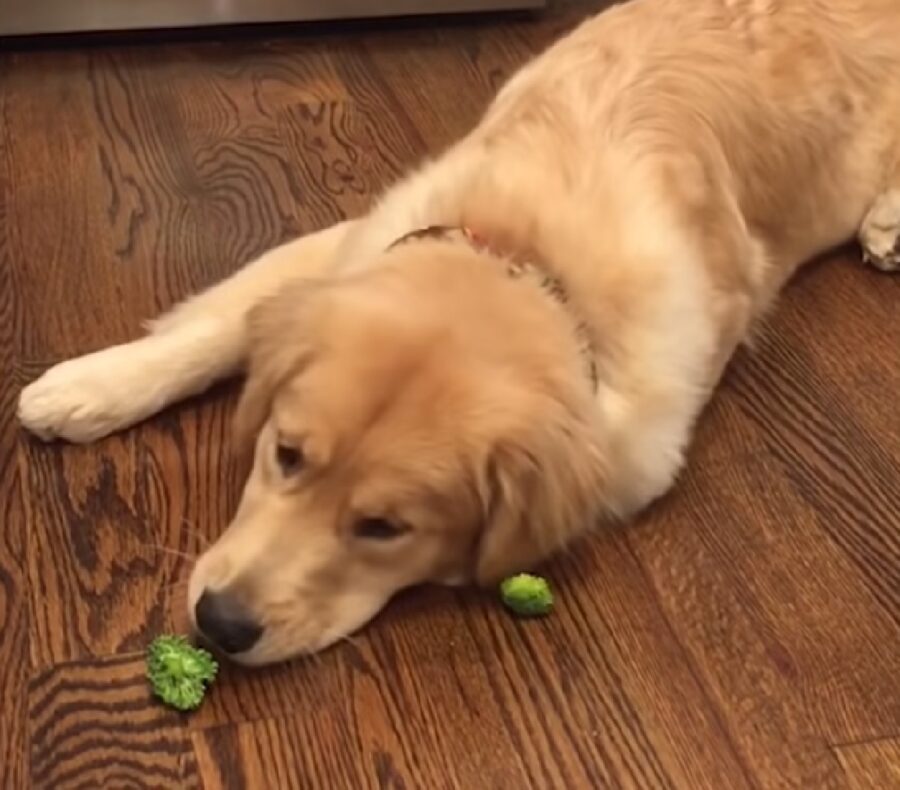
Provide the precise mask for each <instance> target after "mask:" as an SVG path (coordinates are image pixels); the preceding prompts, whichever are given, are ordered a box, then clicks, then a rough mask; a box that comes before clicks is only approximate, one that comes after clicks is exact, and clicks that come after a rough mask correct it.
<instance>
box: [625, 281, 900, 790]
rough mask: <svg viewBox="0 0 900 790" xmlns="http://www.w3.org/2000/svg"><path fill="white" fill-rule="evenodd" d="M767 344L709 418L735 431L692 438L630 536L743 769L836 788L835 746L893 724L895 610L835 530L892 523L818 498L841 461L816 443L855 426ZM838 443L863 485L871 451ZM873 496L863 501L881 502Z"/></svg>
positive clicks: (898, 700)
mask: <svg viewBox="0 0 900 790" xmlns="http://www.w3.org/2000/svg"><path fill="white" fill-rule="evenodd" d="M859 275H860V276H864V273H863V272H862V271H860V272H859ZM821 276H825V277H827V276H828V272H827V271H823V272H821ZM773 334H774V332H773ZM771 343H776V344H777V341H775V340H772V341H771ZM772 350H773V349H772V347H771V345H770V343H760V348H759V349H758V350H757V351H756V352H755V356H754V358H753V360H752V361H751V360H748V359H747V357H746V356H744V357H742V359H740V360H738V362H737V363H736V365H735V368H734V370H732V372H731V374H730V375H729V376H728V377H727V379H726V382H725V385H724V386H723V389H722V391H721V392H720V393H719V396H718V398H717V402H716V404H714V406H713V408H712V409H711V412H712V414H713V415H714V416H715V417H716V419H717V421H718V422H719V423H720V424H722V425H725V424H729V423H730V424H731V425H732V426H736V425H740V426H741V427H740V429H738V430H732V431H731V432H730V433H729V432H722V433H720V434H717V438H715V439H714V440H713V441H712V442H710V441H706V442H702V441H701V442H700V443H699V444H698V445H697V446H696V447H695V448H694V452H693V453H692V460H693V465H692V466H691V468H690V470H689V472H688V473H687V475H686V476H685V478H684V479H683V480H682V481H681V484H680V485H679V487H678V488H677V489H676V491H675V492H674V493H673V494H672V495H671V496H670V497H668V498H667V499H666V501H665V502H664V503H662V504H661V505H660V506H658V507H657V508H655V509H654V511H653V513H652V514H651V515H649V516H648V517H646V518H645V519H644V523H642V524H641V525H640V526H637V527H635V528H634V529H632V530H631V531H630V532H629V539H630V540H631V541H632V543H633V544H634V545H635V549H636V551H637V553H638V556H639V557H640V558H641V561H642V562H643V563H644V565H645V567H647V569H648V573H649V574H650V576H651V578H653V580H654V582H655V583H656V585H657V588H658V590H659V592H660V597H661V600H662V602H663V605H664V607H665V609H666V611H667V616H668V618H669V621H670V622H671V625H672V628H673V629H674V630H675V632H676V633H678V634H679V636H680V638H681V639H682V640H683V643H684V644H685V647H686V649H687V650H689V651H690V653H691V655H692V656H693V658H694V660H695V662H696V664H697V666H698V671H699V673H700V676H701V678H702V681H703V683H704V686H705V687H706V688H707V689H708V690H709V692H710V693H711V694H712V696H713V698H714V699H715V701H716V702H717V704H718V705H719V707H720V708H721V710H722V715H723V717H724V719H725V722H726V727H727V728H728V732H729V733H730V734H731V736H732V738H733V739H734V740H735V741H736V742H737V743H738V745H739V749H740V751H741V754H742V755H744V756H745V759H746V761H747V762H748V763H749V764H750V766H751V769H752V770H753V771H754V772H755V773H757V774H759V775H762V776H764V777H775V776H781V777H794V780H796V781H798V782H800V783H801V784H804V785H805V786H828V785H829V784H835V783H837V782H838V780H839V774H838V773H837V771H836V768H837V766H836V765H835V764H834V763H833V760H832V759H831V756H830V753H829V751H828V748H827V744H828V743H829V742H833V741H835V740H838V741H843V740H852V739H857V738H865V737H875V736H877V735H878V734H884V733H886V732H890V731H892V729H893V728H895V727H896V725H897V722H898V721H900V689H898V687H897V685H896V683H895V681H894V675H895V672H894V671H893V670H892V669H891V667H892V666H893V667H896V666H897V665H900V638H898V633H897V629H896V626H895V624H894V620H893V617H892V615H896V610H895V609H893V608H891V607H892V606H893V604H892V602H891V601H890V600H888V601H887V604H886V605H885V604H884V603H883V602H881V601H880V600H879V599H878V597H877V596H876V595H874V594H873V591H872V590H871V589H870V588H868V587H867V584H866V579H865V577H864V576H863V574H862V573H861V572H860V569H859V568H858V567H857V566H856V565H855V563H854V561H853V559H852V558H851V557H849V556H848V555H847V554H846V553H845V552H844V551H843V547H842V546H841V545H840V544H839V543H837V542H835V541H833V540H832V539H830V536H829V535H830V533H829V529H830V530H834V529H839V528H840V529H844V530H845V531H846V532H852V531H853V530H855V529H860V528H862V529H871V530H873V531H874V532H875V533H880V532H883V533H884V534H888V533H889V532H890V530H891V529H892V524H893V528H895V527H896V520H893V521H892V517H891V516H890V513H889V511H888V510H884V511H878V510H877V508H876V506H875V505H872V508H873V509H872V510H870V511H869V512H868V522H867V523H866V524H863V525H861V526H860V525H858V524H857V523H856V522H853V523H851V522H850V521H849V520H848V521H843V518H844V517H843V516H842V514H841V513H840V510H839V509H838V508H836V507H835V506H834V505H833V502H832V499H831V494H830V493H825V492H820V493H819V496H818V497H817V498H813V494H815V493H816V492H817V491H819V489H820V487H823V486H825V485H826V484H827V482H828V480H827V478H824V476H822V475H821V471H822V470H823V469H824V468H825V467H826V466H828V467H831V465H833V464H837V463H839V462H838V461H837V459H836V458H835V457H834V456H831V455H829V454H828V453H827V450H826V451H823V450H822V448H827V447H829V446H830V444H831V443H830V439H829V434H830V433H831V432H843V433H845V434H846V435H852V434H853V432H854V431H859V430H861V429H860V427H859V426H858V425H857V424H856V423H855V421H854V419H853V415H852V413H849V412H846V411H845V410H843V409H841V408H840V407H839V404H832V403H830V401H829V411H828V414H829V416H830V419H828V418H826V416H825V414H824V413H822V414H818V412H819V411H821V410H822V408H823V407H822V402H823V400H827V399H828V398H829V397H830V396H829V394H828V393H829V390H828V386H827V384H826V383H825V382H822V381H818V380H816V379H815V378H814V377H812V376H811V374H810V372H809V370H807V369H806V368H802V367H800V368H798V367H792V366H790V365H788V364H786V361H785V359H784V358H783V356H781V355H779V354H777V353H770V352H771V351H772ZM751 366H752V368H753V370H754V372H755V376H752V377H751V376H750V374H749V373H748V372H747V368H748V367H751ZM788 392H789V393H790V396H789V395H788ZM797 403H799V404H800V406H797ZM790 405H793V408H788V406H790ZM751 410H752V411H753V414H750V411H751ZM723 412H731V414H730V416H729V417H728V418H724V417H723V416H722V413H723ZM809 414H816V417H815V419H811V418H810V419H806V421H805V422H804V423H803V425H802V426H801V425H800V424H799V421H800V420H802V419H804V415H809ZM742 417H743V418H744V419H743V421H742ZM771 421H778V426H777V427H776V426H775V425H773V424H772V422H771ZM823 431H824V432H825V434H824V435H823ZM705 436H706V438H707V440H709V439H710V436H709V434H705ZM804 445H812V446H815V447H816V448H818V455H817V456H814V457H815V458H816V461H815V463H816V467H815V471H816V472H819V473H820V475H819V477H820V478H821V479H820V480H819V481H816V480H814V479H813V476H814V473H813V472H810V473H809V475H810V477H809V478H805V477H804V478H801V477H798V475H799V474H800V473H799V472H798V470H799V469H801V468H802V466H803V464H804V463H810V462H809V461H808V460H803V459H806V458H808V457H809V456H807V455H802V457H801V458H800V460H798V459H796V458H794V456H789V457H786V456H785V453H792V452H799V453H801V454H802V448H803V447H804ZM841 446H842V447H845V448H853V449H852V450H849V452H850V453H851V454H852V460H851V461H850V462H849V463H841V466H840V470H841V471H840V474H841V479H842V481H843V482H844V485H845V486H846V487H847V489H848V490H850V489H851V488H852V487H858V488H859V489H860V490H866V489H867V488H868V486H867V482H866V481H867V480H868V479H869V478H867V477H866V475H865V471H866V470H868V469H878V468H879V464H881V463H882V462H883V461H882V459H881V457H880V452H881V451H880V449H879V448H878V447H877V445H873V446H867V445H866V444H865V443H864V442H859V441H857V442H856V443H853V442H850V443H849V444H848V443H847V442H842V443H841ZM747 448H751V450H752V451H751V452H749V453H748V452H747ZM804 483H806V484H805V485H804ZM873 493H874V497H873V495H872V494H870V495H869V496H868V497H867V501H869V502H870V503H871V501H872V500H873V498H877V497H881V496H890V495H889V494H887V495H884V494H883V493H882V492H873ZM895 512H896V511H895ZM836 519H840V520H836ZM826 524H828V525H829V526H828V528H827V529H826V526H825V525H826ZM870 565H871V562H870ZM767 744H768V745H767Z"/></svg>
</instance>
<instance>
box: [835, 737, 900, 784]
mask: <svg viewBox="0 0 900 790" xmlns="http://www.w3.org/2000/svg"><path fill="white" fill-rule="evenodd" d="M834 751H835V754H836V755H837V758H838V762H840V764H841V766H842V767H843V769H844V774H845V775H846V777H847V786H848V787H849V788H850V790H872V788H888V787H900V737H897V738H884V739H882V740H877V741H869V742H868V743H855V744H852V745H849V746H839V747H838V748H836V749H835V750H834Z"/></svg>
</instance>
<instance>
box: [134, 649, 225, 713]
mask: <svg viewBox="0 0 900 790" xmlns="http://www.w3.org/2000/svg"><path fill="white" fill-rule="evenodd" d="M218 668H219V665H218V664H217V663H216V660H215V659H214V658H213V657H212V655H211V654H210V653H208V652H207V651H206V650H203V649H202V648H199V647H194V646H193V645H191V644H190V643H189V642H188V641H187V639H185V638H184V637H183V636H158V637H157V638H156V639H154V640H153V641H152V642H151V643H150V647H148V648H147V678H148V679H149V680H150V685H151V686H152V688H153V693H154V694H156V696H157V697H159V698H160V699H161V700H162V701H163V702H164V703H166V705H170V706H171V707H173V708H177V709H178V710H194V708H196V707H198V706H199V705H200V703H201V702H203V695H204V694H205V693H206V685H207V684H208V683H212V681H213V680H214V679H215V677H216V671H217V670H218Z"/></svg>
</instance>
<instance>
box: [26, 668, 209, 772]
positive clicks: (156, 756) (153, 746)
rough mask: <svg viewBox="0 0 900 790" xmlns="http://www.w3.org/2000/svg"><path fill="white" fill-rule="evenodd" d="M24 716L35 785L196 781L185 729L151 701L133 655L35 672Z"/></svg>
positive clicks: (143, 670)
mask: <svg viewBox="0 0 900 790" xmlns="http://www.w3.org/2000/svg"><path fill="white" fill-rule="evenodd" d="M29 720H30V724H31V773H32V780H33V783H34V785H33V786H34V787H35V788H40V789H43V788H46V789H47V790H51V788H52V790H65V789H66V788H76V787H77V788H84V787H104V788H116V787H123V788H124V787H178V788H185V790H188V788H195V787H198V786H199V783H198V779H197V768H196V762H195V759H194V752H193V748H192V744H191V741H190V738H189V736H188V734H187V730H186V729H185V728H184V727H183V725H182V722H181V720H180V717H179V715H178V714H175V713H173V712H171V711H167V710H166V709H165V708H163V707H162V706H161V705H160V704H159V703H157V702H155V701H153V700H151V698H150V690H149V687H148V684H147V678H146V667H145V664H144V660H143V657H142V656H140V655H138V656H135V657H130V656H122V657H118V658H113V659H105V660H103V659H100V660H89V661H84V662H79V663H75V664H61V665H58V666H56V667H54V668H53V669H51V670H48V671H47V672H44V673H40V674H38V675H37V676H36V677H35V678H34V679H33V680H32V682H31V686H30V690H29Z"/></svg>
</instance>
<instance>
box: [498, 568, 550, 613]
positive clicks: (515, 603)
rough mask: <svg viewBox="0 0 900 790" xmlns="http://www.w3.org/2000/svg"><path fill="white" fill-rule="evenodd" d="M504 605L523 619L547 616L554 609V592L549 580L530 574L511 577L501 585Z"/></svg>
mask: <svg viewBox="0 0 900 790" xmlns="http://www.w3.org/2000/svg"><path fill="white" fill-rule="evenodd" d="M500 596H501V597H502V598H503V603H504V604H506V606H507V607H508V608H509V609H512V611H514V612H515V613H516V614H518V615H521V616H523V617H536V616H539V615H543V614H547V613H548V612H549V611H550V610H551V609H552V608H553V591H552V590H551V589H550V585H549V584H548V583H547V580H546V579H544V578H541V577H540V576H532V575H531V574H530V573H520V574H518V575H517V576H510V577H509V578H508V579H506V580H505V581H504V582H503V583H502V584H501V585H500Z"/></svg>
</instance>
